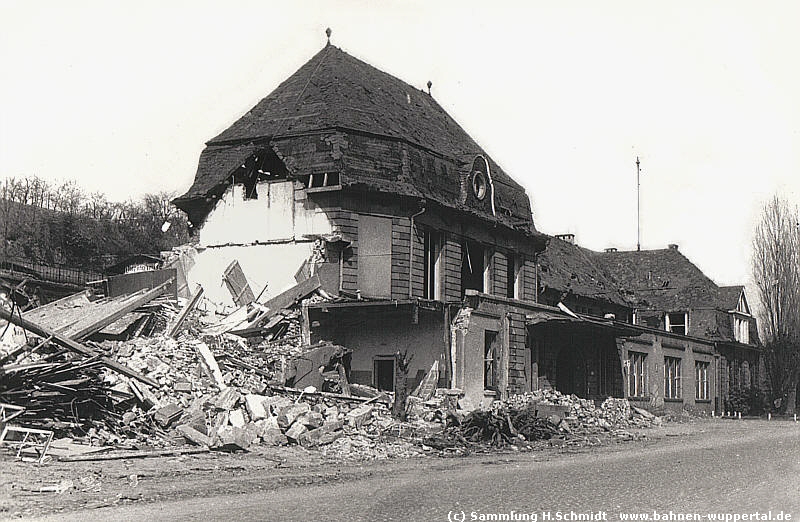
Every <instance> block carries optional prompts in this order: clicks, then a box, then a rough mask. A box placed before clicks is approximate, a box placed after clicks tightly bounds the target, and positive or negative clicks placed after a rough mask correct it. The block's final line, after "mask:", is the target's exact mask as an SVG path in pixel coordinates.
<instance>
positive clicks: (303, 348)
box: [0, 278, 435, 459]
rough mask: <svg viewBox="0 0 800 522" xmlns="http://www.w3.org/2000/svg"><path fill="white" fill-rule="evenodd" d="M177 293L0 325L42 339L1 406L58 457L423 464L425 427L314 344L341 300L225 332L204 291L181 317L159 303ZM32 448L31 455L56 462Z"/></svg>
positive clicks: (314, 283)
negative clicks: (401, 459) (63, 449)
mask: <svg viewBox="0 0 800 522" xmlns="http://www.w3.org/2000/svg"><path fill="white" fill-rule="evenodd" d="M167 286H169V285H168V284H167V283H165V284H163V285H160V286H159V287H157V288H155V289H153V290H146V291H142V292H137V293H136V294H134V295H132V296H122V297H120V298H114V299H109V298H102V297H100V298H97V297H94V296H91V295H89V294H88V293H84V292H82V293H80V294H76V295H74V296H70V297H68V298H65V299H62V300H61V301H58V302H55V303H51V304H50V305H45V306H43V307H40V308H36V309H33V310H30V311H27V312H25V313H24V314H23V313H20V312H19V311H16V314H15V315H12V314H11V313H8V310H3V311H2V312H0V315H2V317H3V318H4V319H6V320H7V321H9V322H10V323H12V324H13V325H16V326H17V327H19V328H21V330H22V331H24V332H25V335H26V336H27V335H29V334H30V340H29V341H28V342H27V343H25V344H24V345H22V346H19V347H17V348H14V349H13V350H10V351H8V352H7V353H5V354H2V353H0V356H2V359H3V360H2V364H3V365H2V366H1V367H0V404H3V403H7V406H8V408H14V411H15V412H17V413H15V416H16V418H15V419H14V423H15V424H16V425H19V426H25V428H21V427H20V429H22V430H28V431H27V432H26V433H27V434H28V435H30V434H31V433H33V432H34V431H37V430H38V431H40V432H42V433H43V434H45V435H46V436H45V438H46V439H47V441H48V442H47V444H49V441H50V440H52V439H53V438H54V437H55V438H64V437H68V438H69V439H70V440H71V441H73V442H78V443H83V444H87V445H92V446H108V447H116V448H118V449H119V448H122V449H128V450H131V449H139V448H143V447H149V448H153V447H162V448H169V447H175V446H180V445H185V444H193V445H198V446H201V447H204V448H210V449H219V450H244V449H249V448H251V447H252V446H253V445H256V444H260V445H268V446H277V445H285V444H298V445H302V446H304V447H307V448H323V447H324V448H325V451H324V454H325V455H327V456H336V457H337V458H341V457H348V456H355V457H356V458H370V459H371V458H382V457H395V456H411V455H417V454H421V453H422V450H421V449H420V448H419V447H418V446H415V443H414V440H413V437H412V435H413V433H414V429H413V427H410V425H408V424H404V423H398V422H396V421H395V420H394V419H392V417H391V416H390V413H389V408H388V406H387V405H388V404H389V401H390V397H389V396H388V395H387V394H383V393H380V392H378V391H377V390H375V389H372V388H370V387H366V386H359V385H356V384H351V383H349V379H348V370H349V366H350V361H349V357H350V352H349V351H348V350H347V349H345V348H343V347H341V346H337V345H334V344H331V343H326V342H319V343H315V344H310V343H307V342H304V339H303V335H302V332H301V326H300V309H301V308H302V307H303V305H304V304H307V303H308V302H309V301H318V300H322V299H330V297H329V296H325V295H323V294H322V293H320V291H319V290H320V289H319V281H318V280H315V279H314V278H312V279H311V280H310V281H308V280H307V281H304V282H301V283H299V284H298V285H297V286H296V287H294V288H293V289H290V290H289V291H287V292H285V293H283V294H280V295H279V296H277V297H275V298H273V299H270V300H269V301H267V302H266V303H263V304H259V303H257V302H255V301H253V302H250V303H247V304H243V305H242V306H240V307H239V308H238V309H237V310H235V311H234V312H233V313H230V314H228V315H226V316H224V317H222V318H221V319H220V318H217V317H213V316H212V315H211V314H210V313H208V311H207V310H201V308H203V307H202V306H201V302H202V289H198V291H197V292H196V294H195V297H194V298H193V299H191V300H190V301H188V302H187V303H185V304H184V306H183V307H177V306H175V303H174V301H171V300H169V299H168V298H167V299H165V298H164V297H159V296H161V294H162V293H163V291H164V290H165V289H166V288H167ZM145 317H146V318H147V320H146V328H145V327H144V326H142V325H143V324H144V322H145V321H143V320H142V318H145ZM33 319H35V320H36V321H34V320H33ZM123 323H124V324H123ZM109 325H112V326H114V325H116V326H117V327H114V328H110V329H109ZM126 325H127V326H126ZM9 326H10V325H9ZM103 332H104V333H103ZM305 340H306V341H307V340H308V339H307V338H306V339H305ZM18 406H19V407H18ZM4 411H5V410H4ZM9 411H11V410H9ZM420 423H421V424H426V428H430V426H429V425H428V424H429V423H425V422H424V421H419V422H418V423H417V424H418V425H419V424H420ZM434 425H435V423H434ZM38 431H37V433H38ZM21 437H22V438H25V435H24V434H23V435H21ZM26 440H28V439H26ZM31 440H32V439H31ZM42 440H44V438H43V439H42ZM62 440H63V439H62ZM7 442H9V441H8V440H7ZM25 444H28V443H22V444H20V445H19V449H20V450H23V449H31V448H33V449H34V450H36V451H37V455H38V456H39V457H44V453H46V452H47V444H42V445H39V446H36V445H35V444H34V445H31V444H28V446H30V447H28V448H24V447H23V446H25ZM326 446H327V447H326ZM18 455H19V452H18ZM93 455H94V453H93Z"/></svg>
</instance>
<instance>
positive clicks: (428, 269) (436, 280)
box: [422, 227, 443, 301]
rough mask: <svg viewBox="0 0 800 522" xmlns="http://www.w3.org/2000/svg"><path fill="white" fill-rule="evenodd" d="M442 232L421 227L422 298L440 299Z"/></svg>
mask: <svg viewBox="0 0 800 522" xmlns="http://www.w3.org/2000/svg"><path fill="white" fill-rule="evenodd" d="M442 243H443V241H442V233H441V232H439V231H438V230H435V229H433V228H430V227H422V298H423V299H431V300H435V301H440V300H441V299H442V282H441V281H442V279H441V270H442Z"/></svg>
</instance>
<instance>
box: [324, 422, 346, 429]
mask: <svg viewBox="0 0 800 522" xmlns="http://www.w3.org/2000/svg"><path fill="white" fill-rule="evenodd" d="M342 428H344V421H341V420H326V421H325V423H324V424H323V425H322V429H323V430H324V431H326V432H333V431H339V430H341V429H342Z"/></svg>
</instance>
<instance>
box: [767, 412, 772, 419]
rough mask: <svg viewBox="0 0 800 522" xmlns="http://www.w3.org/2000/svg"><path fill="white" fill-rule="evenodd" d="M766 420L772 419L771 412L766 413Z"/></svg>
mask: <svg viewBox="0 0 800 522" xmlns="http://www.w3.org/2000/svg"><path fill="white" fill-rule="evenodd" d="M767 420H768V421H771V420H772V414H771V413H767Z"/></svg>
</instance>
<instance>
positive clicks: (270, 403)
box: [261, 395, 294, 415]
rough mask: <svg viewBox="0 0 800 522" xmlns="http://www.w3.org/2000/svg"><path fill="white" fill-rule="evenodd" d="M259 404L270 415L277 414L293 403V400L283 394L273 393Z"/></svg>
mask: <svg viewBox="0 0 800 522" xmlns="http://www.w3.org/2000/svg"><path fill="white" fill-rule="evenodd" d="M261 404H262V406H264V408H265V409H266V410H267V411H268V412H270V413H271V414H272V415H278V414H279V413H280V412H281V410H282V409H284V408H285V407H287V406H291V405H292V404H294V401H293V400H292V399H290V398H288V397H284V396H283V395H273V396H271V397H267V398H266V399H264V402H262V403H261Z"/></svg>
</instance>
